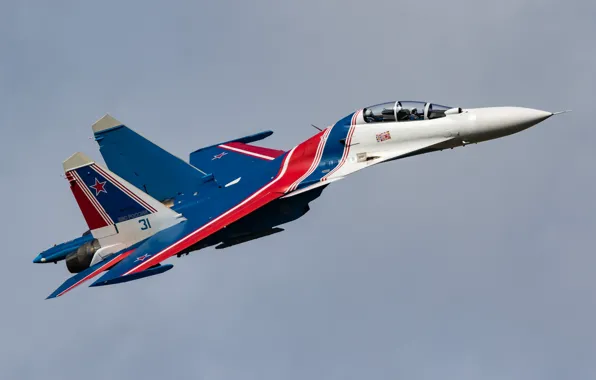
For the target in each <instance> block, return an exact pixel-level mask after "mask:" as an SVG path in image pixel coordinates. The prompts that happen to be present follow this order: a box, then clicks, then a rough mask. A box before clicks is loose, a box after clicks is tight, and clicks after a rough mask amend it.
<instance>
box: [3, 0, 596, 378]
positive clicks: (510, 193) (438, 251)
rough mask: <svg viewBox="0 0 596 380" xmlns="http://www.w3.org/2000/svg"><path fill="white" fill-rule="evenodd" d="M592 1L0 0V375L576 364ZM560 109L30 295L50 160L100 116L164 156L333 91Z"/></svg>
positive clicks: (57, 268)
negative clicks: (208, 243)
mask: <svg viewBox="0 0 596 380" xmlns="http://www.w3.org/2000/svg"><path fill="white" fill-rule="evenodd" d="M595 18H596V4H595V3H594V2H588V1H565V2H563V1H549V0H540V1H539V0H501V1H495V2H484V1H472V0H454V1H449V2H445V1H438V0H430V1H426V2H413V3H406V2H399V1H377V0H369V1H366V2H362V1H358V2H356V1H320V2H319V1H299V2H298V1H297V2H292V3H289V4H288V3H286V2H278V1H259V2H244V1H217V2H215V1H214V2H204V3H200V2H191V1H181V2H177V3H176V5H165V2H157V1H149V2H147V1H146V2H122V1H103V2H84V4H83V2H77V1H71V2H69V1H53V2H41V1H19V2H2V3H1V4H0V35H1V38H0V48H1V51H2V54H1V55H0V102H1V104H2V112H0V126H1V128H2V132H3V133H2V137H3V139H2V142H1V143H0V144H2V149H0V156H1V157H0V158H1V159H0V174H1V175H2V179H3V180H2V181H1V186H0V192H1V194H0V195H1V197H2V198H3V199H4V208H5V210H4V218H3V220H4V222H2V231H3V235H2V237H3V239H2V241H3V244H4V249H3V251H4V255H5V256H4V257H5V258H4V262H3V264H4V265H3V268H4V270H3V275H2V276H0V289H1V290H0V292H1V294H2V296H3V299H4V302H3V303H2V307H1V313H0V315H1V316H0V322H1V323H0V358H2V359H0V378H2V379H15V380H16V379H38V378H44V379H60V380H68V379H80V378H81V376H84V377H85V378H87V379H104V378H108V377H109V378H114V379H120V378H122V379H124V378H126V379H141V378H142V379H146V378H170V377H172V378H188V379H190V378H192V379H197V378H198V379H258V380H267V379H275V380H278V379H306V378H308V379H341V380H343V379H410V380H412V379H416V380H417V379H421V380H425V379H441V380H450V379H458V380H468V379H470V380H478V379H488V380H492V379H507V380H518V379H519V380H522V379H523V380H528V379H536V380H538V379H540V380H550V379H553V380H560V379H591V378H596V330H594V328H593V325H594V320H596V301H595V297H594V294H595V293H596V280H594V270H595V268H596V258H595V252H594V234H595V232H596V220H595V217H594V215H596V205H595V202H594V200H593V196H594V194H596V176H595V175H594V163H595V162H596V153H595V150H594V140H595V138H596V132H595V129H594V122H593V120H591V118H590V117H591V116H593V112H592V108H593V107H594V88H595V85H596V74H595V69H594V68H595V67H596V47H595V46H596V45H594V41H593V36H594V35H595V34H596V24H595V23H594V19H595ZM394 99H419V100H429V101H434V102H437V103H444V104H449V105H454V106H463V107H475V106H490V105H519V106H528V107H534V108H540V109H545V110H553V111H555V110H561V109H568V108H572V109H573V110H574V113H572V114H570V115H565V116H561V117H557V118H553V119H551V120H548V121H546V122H544V123H543V124H541V125H539V126H538V127H535V128H533V129H530V130H529V131H526V132H523V133H521V134H519V135H516V136H513V137H509V138H505V139H502V140H497V141H493V142H488V143H485V144H481V145H474V146H469V147H465V148H461V149H456V150H453V151H449V152H443V153H436V154H430V155H425V156H421V157H416V158H412V159H407V160H403V161H399V162H395V163H393V164H390V165H382V166H380V167H376V168H373V169H370V170H367V171H364V172H361V173H359V174H357V175H355V176H353V177H350V178H349V179H347V180H345V181H342V182H340V183H338V184H335V185H331V186H330V187H329V188H328V189H327V190H326V191H325V192H324V194H323V197H322V198H320V199H318V200H317V201H315V203H314V204H313V205H312V206H313V207H312V211H311V212H310V213H309V214H308V215H307V216H305V217H304V218H302V219H300V220H299V221H297V222H294V223H292V224H289V225H288V226H287V227H288V228H287V231H286V232H284V233H282V234H278V235H275V236H271V237H268V238H265V239H262V240H259V241H256V242H252V243H249V244H244V245H240V246H237V247H234V248H231V249H227V250H223V251H215V250H204V251H200V252H197V253H195V254H193V255H190V256H189V257H186V258H184V259H176V260H172V262H173V263H174V265H175V268H174V270H172V271H170V272H168V273H166V274H164V275H160V276H156V277H154V278H150V279H146V280H141V281H137V282H134V283H130V284H124V285H119V286H111V287H105V288H99V289H88V288H86V287H81V288H79V289H77V290H76V291H73V292H72V293H71V294H69V295H68V296H66V297H63V298H61V299H58V300H54V301H44V298H45V297H46V296H47V295H48V294H49V293H50V292H51V291H52V290H53V289H55V287H57V286H58V285H59V284H60V283H61V282H62V281H63V280H64V279H65V278H66V277H67V276H68V273H67V271H66V268H65V267H64V265H49V264H48V265H34V264H32V263H31V260H32V259H33V258H34V257H35V255H36V254H37V253H38V252H39V251H41V250H43V249H45V248H47V247H48V246H50V245H52V244H54V243H58V242H60V241H63V240H66V239H69V238H72V237H74V236H77V235H78V234H80V233H81V232H83V231H84V230H85V229H86V228H85V224H84V221H83V218H82V217H81V215H80V212H79V210H78V208H77V206H76V204H75V202H74V199H72V195H71V194H70V192H69V190H68V186H67V183H66V181H65V180H63V179H62V178H60V175H61V174H62V171H61V162H62V160H64V159H65V158H66V157H68V156H69V155H70V154H72V153H73V152H75V151H84V152H85V153H87V154H88V155H90V156H92V157H94V158H96V159H99V158H100V155H99V152H98V150H97V148H96V146H95V143H94V142H93V141H92V140H89V137H90V136H91V130H90V125H91V124H92V123H93V122H94V121H95V120H96V119H98V118H99V117H101V116H102V115H103V114H104V113H105V112H110V113H111V114H112V115H114V116H115V117H117V118H118V119H120V120H121V121H123V122H125V123H126V124H127V125H129V126H130V127H131V128H133V129H136V130H138V131H139V132H141V133H142V134H144V135H145V136H147V137H148V138H150V139H152V140H154V141H156V142H158V143H159V144H160V145H161V146H163V147H164V148H166V149H168V150H170V151H171V152H173V153H175V154H177V155H179V156H180V157H184V158H186V157H187V154H188V153H189V152H190V151H192V150H194V149H197V148H198V147H201V146H204V145H208V144H212V143H216V142H218V141H222V140H225V139H229V138H234V137H238V136H242V135H244V134H249V133H253V132H256V131H260V130H264V129H272V130H274V131H275V132H276V134H274V135H273V136H272V137H271V138H269V139H268V140H266V141H265V145H266V146H270V147H275V148H290V147H291V146H293V145H294V144H296V143H298V142H300V141H302V140H304V139H306V138H308V137H309V136H310V135H312V134H313V133H314V130H313V129H312V128H310V127H309V124H310V123H315V124H319V125H329V124H332V123H334V122H335V121H336V120H338V119H339V118H341V117H342V116H344V115H346V114H348V113H349V112H351V111H352V110H354V109H356V108H360V107H363V106H366V105H369V104H373V103H377V102H382V101H387V100H394Z"/></svg>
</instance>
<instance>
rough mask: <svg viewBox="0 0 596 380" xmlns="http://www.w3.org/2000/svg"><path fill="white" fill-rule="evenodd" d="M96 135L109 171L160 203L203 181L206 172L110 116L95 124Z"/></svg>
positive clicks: (192, 188) (191, 189) (193, 189)
mask: <svg viewBox="0 0 596 380" xmlns="http://www.w3.org/2000/svg"><path fill="white" fill-rule="evenodd" d="M93 132H94V135H95V140H96V141H97V143H98V144H99V151H100V152H101V155H102V156H103V159H104V160H105V162H106V164H107V165H108V167H109V168H110V170H111V171H113V172H114V173H116V174H118V175H119V176H120V177H122V178H124V179H125V180H126V181H128V182H130V183H131V184H133V185H134V186H136V187H138V188H139V189H141V190H143V191H144V192H146V193H147V194H149V195H151V196H152V197H153V198H155V199H157V200H159V201H163V200H165V199H170V198H175V197H176V196H177V195H179V194H182V193H190V192H194V191H196V190H197V188H198V187H199V186H200V185H201V184H202V183H203V182H204V180H203V177H205V175H206V174H207V173H203V172H201V171H200V170H198V169H197V168H195V167H193V166H192V165H190V164H188V163H187V162H184V161H183V160H181V159H180V158H178V157H176V156H174V155H173V154H171V153H169V152H167V151H165V150H164V149H162V148H160V147H159V146H157V145H155V144H154V143H152V142H151V141H149V140H147V139H146V138H144V137H143V136H141V135H139V134H138V133H136V132H135V131H133V130H131V129H130V128H128V127H127V126H125V125H123V124H122V123H120V122H119V121H118V120H116V119H114V118H113V117H111V116H109V115H106V116H104V117H103V118H101V119H100V120H99V121H98V122H96V123H95V124H94V125H93Z"/></svg>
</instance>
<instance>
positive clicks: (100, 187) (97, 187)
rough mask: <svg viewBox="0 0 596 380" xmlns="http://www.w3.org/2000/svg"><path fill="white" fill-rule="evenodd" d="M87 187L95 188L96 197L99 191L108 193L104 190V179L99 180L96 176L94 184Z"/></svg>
mask: <svg viewBox="0 0 596 380" xmlns="http://www.w3.org/2000/svg"><path fill="white" fill-rule="evenodd" d="M89 187H90V188H92V189H93V190H95V196H96V197H97V196H98V195H99V193H106V194H107V193H108V192H107V191H106V181H103V182H99V181H98V180H97V178H95V185H91V186H89Z"/></svg>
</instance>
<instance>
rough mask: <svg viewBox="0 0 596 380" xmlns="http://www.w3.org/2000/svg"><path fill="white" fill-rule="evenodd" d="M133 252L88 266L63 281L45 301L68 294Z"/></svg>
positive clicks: (131, 250) (113, 256)
mask: <svg viewBox="0 0 596 380" xmlns="http://www.w3.org/2000/svg"><path fill="white" fill-rule="evenodd" d="M133 251H134V249H130V250H128V251H126V252H123V253H119V254H115V255H112V256H111V257H108V258H106V259H105V260H103V261H100V262H99V263H97V264H95V265H92V266H90V267H89V268H87V269H85V270H84V271H82V272H80V273H77V274H75V275H74V276H72V277H71V278H69V279H68V280H66V281H64V282H63V283H62V285H60V286H59V287H58V289H56V290H55V291H54V292H53V293H52V294H50V295H49V296H48V298H46V299H50V298H56V297H60V296H62V295H64V294H66V293H68V292H70V291H71V290H73V289H74V288H76V287H77V286H79V285H81V284H82V283H84V282H85V281H88V280H90V279H92V278H93V277H95V276H97V275H98V274H100V273H101V272H103V271H106V270H108V269H110V268H112V267H113V266H114V265H116V264H118V263H119V262H120V261H122V260H123V259H124V258H125V257H127V256H128V255H130V254H131V253H132V252H133Z"/></svg>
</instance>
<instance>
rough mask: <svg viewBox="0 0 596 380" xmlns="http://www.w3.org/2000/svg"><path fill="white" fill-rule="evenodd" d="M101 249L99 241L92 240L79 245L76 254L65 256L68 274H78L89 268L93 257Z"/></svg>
mask: <svg viewBox="0 0 596 380" xmlns="http://www.w3.org/2000/svg"><path fill="white" fill-rule="evenodd" d="M99 248H101V246H100V245H99V241H98V240H97V239H93V240H91V241H89V242H87V243H85V244H83V245H81V246H80V247H79V248H78V249H77V250H76V252H73V253H70V254H69V255H67V256H66V268H67V269H68V271H69V272H70V273H79V272H82V271H84V270H85V269H87V268H89V266H90V265H91V261H92V260H93V255H95V252H97V250H98V249H99Z"/></svg>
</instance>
